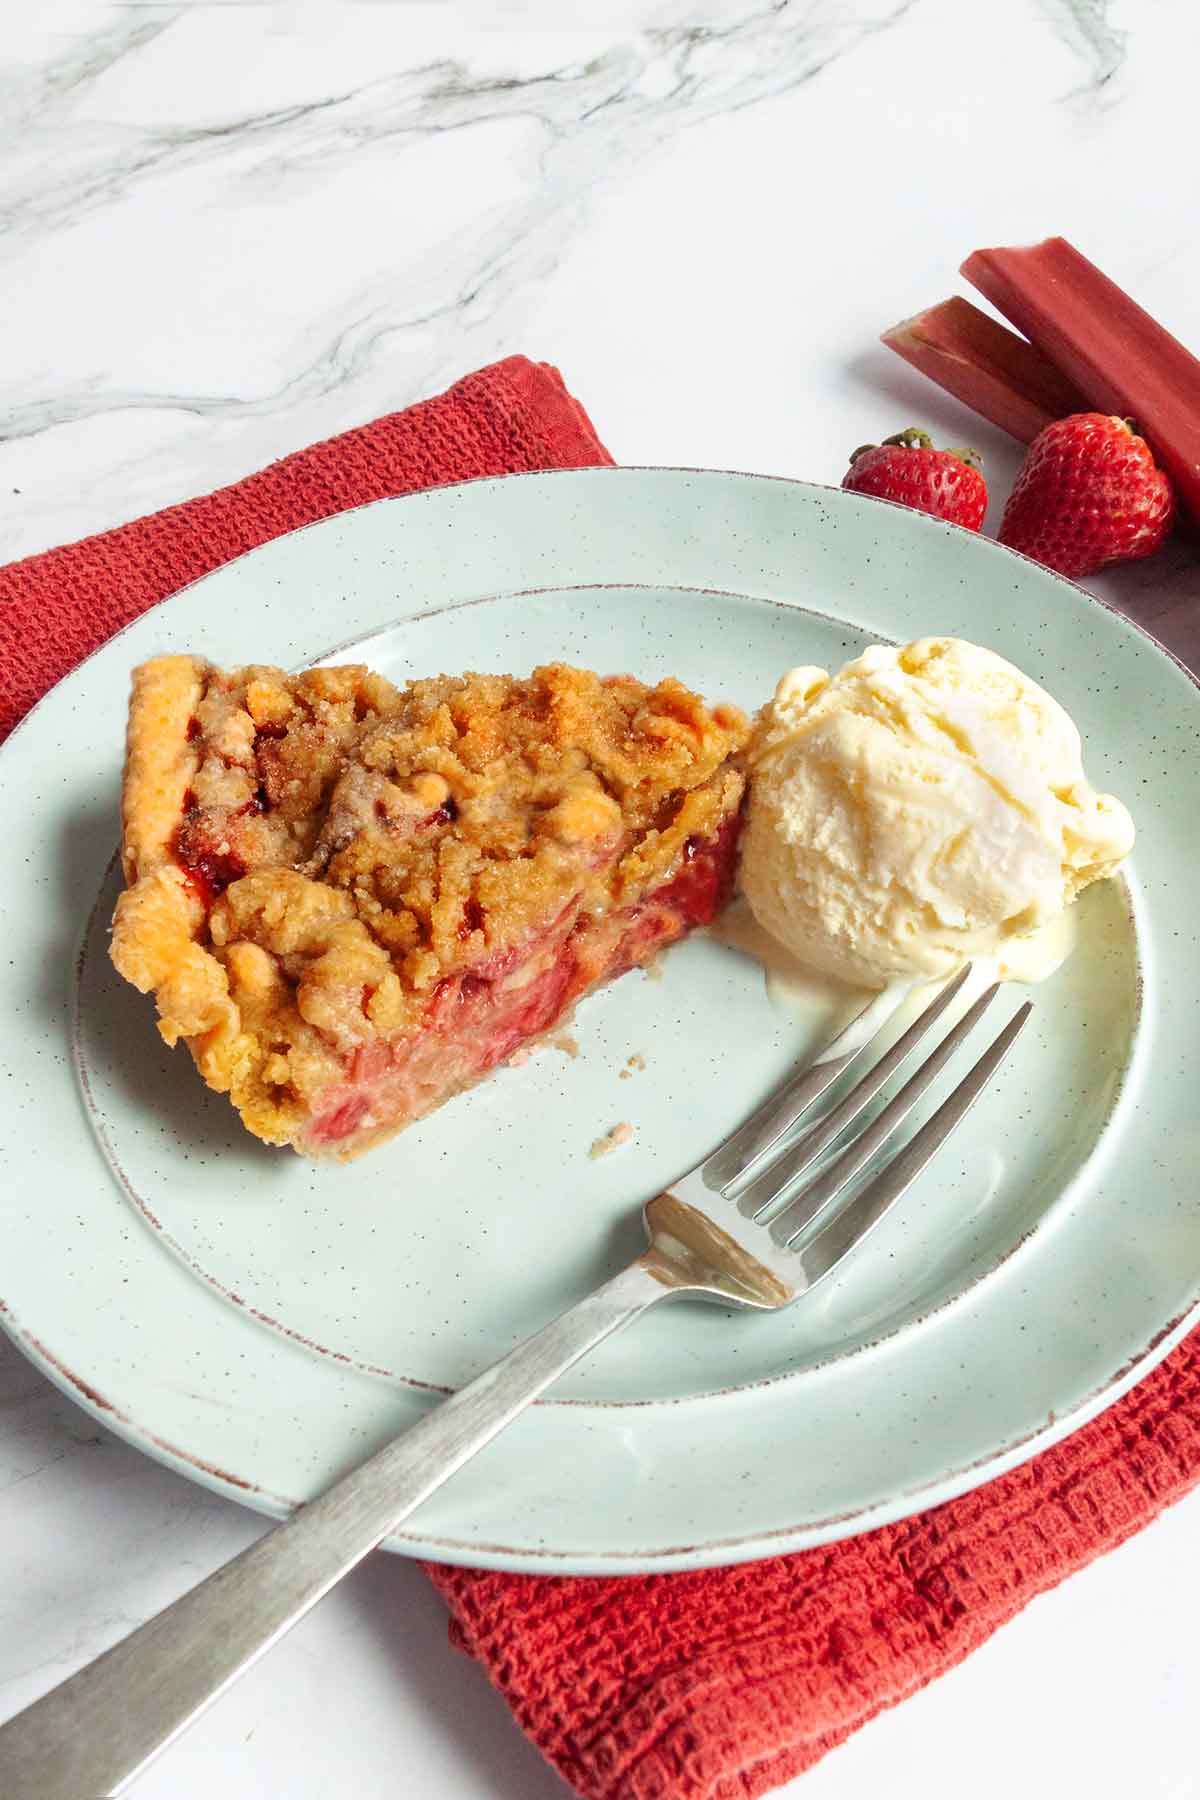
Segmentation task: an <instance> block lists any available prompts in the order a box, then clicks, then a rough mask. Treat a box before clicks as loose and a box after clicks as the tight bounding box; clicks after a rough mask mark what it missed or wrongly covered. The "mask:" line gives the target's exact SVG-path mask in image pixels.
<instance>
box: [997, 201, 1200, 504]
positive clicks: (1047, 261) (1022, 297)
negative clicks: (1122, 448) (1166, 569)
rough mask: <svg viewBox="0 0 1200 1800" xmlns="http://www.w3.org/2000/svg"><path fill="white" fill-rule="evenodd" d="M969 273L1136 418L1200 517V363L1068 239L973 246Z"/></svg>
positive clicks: (1048, 349)
mask: <svg viewBox="0 0 1200 1800" xmlns="http://www.w3.org/2000/svg"><path fill="white" fill-rule="evenodd" d="M962 272H963V274H964V275H965V276H966V278H967V280H968V281H969V282H971V283H972V285H973V286H974V287H977V288H978V289H979V290H980V292H981V293H982V294H985V295H986V296H987V298H988V299H989V300H990V301H991V302H992V305H993V306H995V307H996V308H997V309H998V310H999V311H1000V312H1002V313H1003V314H1004V316H1005V318H1006V319H1011V321H1012V323H1013V324H1014V325H1015V326H1016V327H1017V328H1018V330H1020V331H1023V332H1024V333H1025V335H1026V337H1028V338H1029V339H1030V341H1031V342H1032V343H1033V344H1035V345H1036V346H1037V348H1038V349H1039V350H1041V351H1043V352H1044V354H1045V355H1046V356H1048V357H1049V358H1050V360H1051V362H1053V363H1054V364H1056V365H1057V367H1058V368H1059V369H1060V370H1061V371H1062V373H1063V374H1064V375H1065V376H1067V377H1068V378H1069V379H1070V380H1071V381H1073V382H1075V383H1076V384H1077V386H1078V388H1079V390H1080V392H1081V393H1082V394H1084V395H1085V396H1086V398H1087V400H1088V402H1089V404H1090V405H1091V406H1093V407H1095V408H1096V409H1097V410H1099V411H1100V412H1106V413H1113V414H1120V415H1121V416H1122V417H1124V416H1126V415H1129V416H1132V417H1133V418H1134V419H1136V421H1137V426H1138V430H1139V431H1140V432H1141V433H1142V435H1143V436H1144V437H1145V438H1146V440H1147V442H1148V443H1149V445H1150V447H1151V449H1152V450H1153V451H1154V454H1155V456H1156V457H1157V459H1158V461H1159V463H1160V465H1161V466H1162V467H1163V468H1164V469H1166V471H1167V473H1168V475H1169V476H1170V478H1171V480H1172V482H1173V483H1174V485H1175V491H1176V494H1177V496H1178V498H1179V500H1180V501H1181V502H1182V504H1183V505H1184V506H1185V507H1186V508H1187V509H1188V511H1189V512H1190V513H1191V514H1192V517H1193V518H1194V519H1196V520H1200V362H1198V361H1197V360H1196V358H1195V357H1194V356H1193V355H1192V354H1191V352H1190V351H1189V350H1185V349H1184V347H1183V345H1182V344H1181V343H1180V342H1179V340H1178V338H1174V337H1172V336H1171V334H1170V332H1169V331H1165V330H1164V329H1163V327H1162V326H1161V325H1159V324H1158V323H1157V321H1156V320H1154V319H1152V318H1151V317H1150V315H1149V313H1147V312H1145V311H1143V309H1142V308H1141V307H1140V306H1138V305H1137V304H1136V303H1135V302H1134V301H1133V300H1131V299H1130V298H1129V295H1128V294H1126V293H1124V292H1123V291H1122V290H1121V289H1120V288H1119V287H1118V286H1117V285H1116V283H1115V282H1113V281H1110V280H1109V279H1108V277H1107V275H1104V274H1102V273H1101V271H1100V270H1099V269H1098V268H1097V267H1096V266H1095V264H1094V263H1090V262H1089V261H1088V259H1087V257H1086V256H1081V255H1080V253H1079V251H1078V250H1076V249H1075V248H1074V247H1073V245H1071V244H1069V243H1068V242H1067V240H1066V239H1065V238H1061V237H1053V238H1046V239H1045V241H1044V242H1043V243H1040V244H1031V245H1029V246H1027V247H1025V248H1023V249H995V250H976V251H975V252H974V254H973V255H971V256H969V257H968V258H967V260H966V262H965V263H964V264H963V265H962Z"/></svg>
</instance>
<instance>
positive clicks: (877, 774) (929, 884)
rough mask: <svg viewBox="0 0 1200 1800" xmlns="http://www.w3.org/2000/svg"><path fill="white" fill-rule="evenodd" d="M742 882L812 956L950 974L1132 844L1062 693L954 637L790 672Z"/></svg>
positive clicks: (762, 759)
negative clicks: (832, 669) (1090, 777)
mask: <svg viewBox="0 0 1200 1800" xmlns="http://www.w3.org/2000/svg"><path fill="white" fill-rule="evenodd" d="M751 755H752V763H751V777H750V798H749V809H748V815H747V819H746V825H745V830H744V833H743V838H742V844H743V849H742V862H741V883H742V888H743V890H744V892H745V895H746V898H747V900H748V901H749V903H750V906H751V909H752V910H753V912H754V914H755V916H756V918H757V919H758V922H759V924H760V925H762V926H763V927H764V928H765V929H766V930H767V931H768V932H770V933H771V935H772V936H773V937H775V938H777V939H778V940H779V941H780V942H781V943H782V944H784V945H785V946H786V947H787V949H789V950H790V951H791V952H792V953H793V954H794V955H795V956H797V957H799V958H801V959H802V960H803V961H804V962H806V963H808V964H809V965H810V966H812V967H814V968H817V969H820V970H822V971H823V972H824V973H826V974H829V975H834V976H837V977H839V978H841V979H842V980H845V981H849V982H853V983H855V984H856V985H860V986H864V987H883V986H885V985H886V984H887V983H888V982H889V981H891V980H892V979H894V978H897V977H905V976H908V977H918V978H919V977H932V976H938V975H946V974H949V973H950V972H952V971H953V970H954V969H956V968H958V967H959V966H960V965H961V964H962V963H963V962H964V961H966V960H967V959H968V958H970V957H977V956H980V955H987V954H993V953H996V952H999V951H1001V950H1002V948H1003V946H1004V944H1005V942H1006V941H1007V940H1009V939H1011V938H1014V937H1017V936H1020V935H1023V934H1025V933H1028V932H1031V931H1035V930H1037V929H1038V928H1039V927H1041V926H1043V925H1046V924H1048V923H1049V922H1050V921H1051V920H1053V919H1054V918H1056V917H1057V916H1059V915H1060V914H1061V913H1062V912H1063V910H1064V909H1065V908H1066V907H1067V906H1068V905H1069V904H1070V903H1071V901H1072V900H1073V899H1074V898H1075V896H1076V895H1077V894H1078V893H1079V892H1080V890H1081V889H1082V888H1085V887H1087V885H1088V883H1089V882H1092V881H1098V880H1099V879H1100V878H1101V877H1102V876H1105V875H1111V874H1112V873H1113V871H1114V870H1115V869H1116V868H1117V866H1118V864H1119V863H1120V862H1121V860H1122V858H1123V857H1125V856H1127V855H1128V853H1129V851H1130V849H1131V847H1132V845H1133V823H1132V821H1131V819H1130V817H1129V814H1128V813H1127V812H1126V810H1125V808H1124V807H1123V806H1122V805H1121V803H1120V801H1119V800H1114V799H1113V798H1112V797H1111V796H1110V795H1108V794H1098V793H1096V792H1095V791H1094V789H1092V788H1091V787H1090V786H1089V785H1088V782H1087V780H1086V779H1085V777H1084V773H1083V761H1082V750H1081V745H1080V740H1079V733H1078V731H1077V730H1076V728H1075V726H1074V724H1073V723H1072V721H1071V719H1070V718H1069V717H1068V715H1067V714H1066V713H1065V712H1064V711H1063V708H1062V707H1061V706H1060V705H1059V704H1058V702H1057V701H1056V700H1052V699H1051V697H1050V695H1049V694H1047V693H1046V692H1045V691H1044V690H1043V689H1042V688H1040V687H1038V686H1037V684H1036V682H1033V681H1030V680H1029V679H1028V677H1027V676H1025V675H1022V674H1021V672H1020V670H1019V669H1016V668H1014V667H1013V665H1012V664H1011V663H1008V662H1005V661H1004V659H1003V658H1002V657H999V656H996V655H995V654H994V653H993V652H992V651H990V650H983V649H980V648H979V646H978V645H976V644H968V643H964V642H963V641H962V640H960V639H958V638H921V639H919V640H918V641H917V642H916V643H912V644H907V645H906V646H905V647H904V648H903V649H889V648H885V647H884V646H882V645H876V646H874V647H873V648H871V649H870V650H867V651H865V652H864V653H863V655H862V656H860V657H858V658H856V660H855V661H853V662H850V663H847V664H846V666H845V668H843V669H842V670H841V671H840V673H839V674H837V675H834V676H832V677H831V676H829V675H828V674H826V672H825V670H824V669H793V670H792V671H791V673H790V674H787V675H785V676H784V677H783V680H782V681H781V682H780V683H779V686H778V688H777V689H776V692H775V698H774V700H773V701H772V702H771V704H770V705H769V706H768V707H766V708H765V710H764V712H763V714H762V716H761V718H760V721H759V727H758V732H757V735H756V738H755V742H754V745H753V747H752V752H751Z"/></svg>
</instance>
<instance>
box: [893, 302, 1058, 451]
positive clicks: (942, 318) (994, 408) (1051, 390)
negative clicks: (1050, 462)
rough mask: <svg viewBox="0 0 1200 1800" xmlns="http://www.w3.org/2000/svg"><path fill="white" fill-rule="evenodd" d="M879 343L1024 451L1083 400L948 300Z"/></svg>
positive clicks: (971, 309)
mask: <svg viewBox="0 0 1200 1800" xmlns="http://www.w3.org/2000/svg"><path fill="white" fill-rule="evenodd" d="M881 341H882V342H883V343H885V344H886V345H887V347H888V349H889V350H894V351H895V352H896V354H897V356H902V357H903V358H904V360H905V362H907V363H911V364H912V366H913V368H914V369H920V371H921V373H922V374H923V375H928V376H929V378H930V380H931V381H936V382H937V384H938V386H939V387H942V388H945V389H946V392H947V393H949V394H953V395H954V397H955V398H956V399H957V400H961V401H962V402H963V403H964V405H966V406H969V407H970V408H971V410H972V412H977V413H979V414H980V416H981V417H982V418H985V419H990V420H991V422H992V424H993V425H998V426H999V427H1000V429H1001V431H1007V432H1008V433H1009V435H1010V436H1012V437H1015V438H1018V439H1019V440H1020V442H1021V443H1023V444H1030V443H1032V442H1033V440H1034V438H1035V437H1036V436H1037V435H1038V433H1039V431H1044V430H1045V428H1046V426H1047V425H1050V424H1052V423H1053V422H1054V420H1055V419H1062V418H1065V417H1066V416H1067V414H1068V413H1076V412H1085V411H1086V410H1087V405H1088V403H1087V401H1086V399H1085V398H1084V396H1083V395H1082V394H1081V393H1080V391H1079V389H1078V388H1076V387H1073V386H1072V384H1071V383H1070V382H1069V381H1068V380H1067V378H1066V376H1065V375H1062V374H1060V372H1059V371H1058V370H1057V369H1056V368H1055V366H1054V364H1053V363H1052V362H1050V361H1049V359H1048V358H1047V357H1045V356H1043V355H1042V353H1041V351H1040V350H1036V349H1035V348H1034V346H1033V345H1032V344H1028V343H1026V341H1025V339H1024V338H1020V337H1018V336H1017V334H1016V332H1015V331H1009V330H1008V329H1007V328H1006V327H1005V326H1003V325H1001V324H1000V323H999V321H998V320H996V319H993V318H990V317H989V316H988V314H987V313H985V312H980V310H979V308H978V307H977V306H972V304H971V302H970V301H969V300H964V299H962V297H961V296H960V295H957V294H956V295H954V296H953V298H951V299H949V300H942V301H940V302H939V303H938V305H937V306H930V307H927V308H926V310H925V311H924V312H919V313H917V314H916V315H915V317H914V318H911V319H905V320H904V321H903V323H902V324H900V325H893V326H892V328H891V330H890V331H885V332H883V334H882V339H881Z"/></svg>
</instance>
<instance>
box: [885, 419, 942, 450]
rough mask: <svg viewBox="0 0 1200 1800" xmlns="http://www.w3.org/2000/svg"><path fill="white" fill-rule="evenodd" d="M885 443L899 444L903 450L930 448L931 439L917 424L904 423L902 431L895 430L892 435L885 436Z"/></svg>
mask: <svg viewBox="0 0 1200 1800" xmlns="http://www.w3.org/2000/svg"><path fill="white" fill-rule="evenodd" d="M883 441H884V443H885V444H899V445H900V446H901V448H902V449H905V450H932V449H933V439H932V438H931V437H930V435H929V433H928V432H927V431H922V430H921V427H920V426H919V425H906V426H905V428H904V430H903V431H897V432H896V433H895V435H894V436H893V437H885V438H884V440H883Z"/></svg>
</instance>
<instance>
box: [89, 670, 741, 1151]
mask: <svg viewBox="0 0 1200 1800" xmlns="http://www.w3.org/2000/svg"><path fill="white" fill-rule="evenodd" d="M746 737H747V722H746V720H745V718H744V716H743V715H742V714H741V713H740V712H739V711H738V710H737V709H736V708H732V707H723V706H717V707H713V708H711V709H710V708H709V707H708V706H706V705H705V703H704V701H703V700H701V699H700V697H699V696H698V695H696V694H693V693H691V692H690V691H689V690H688V689H687V688H685V687H683V686H682V684H681V683H679V682H677V681H674V680H669V679H668V680H665V681H662V682H660V683H659V684H658V686H657V687H654V688H650V687H647V686H645V685H644V684H642V683H640V682H638V681H636V680H634V679H633V678H632V677H630V676H624V675H618V676H612V677H608V678H602V677H600V676H598V675H595V674H592V673H590V672H589V671H586V670H581V669H575V668H570V667H567V666H566V665H563V664H551V665H548V666H546V667H543V668H539V669H536V670H535V671H534V672H533V674H532V675H531V676H529V677H528V678H527V679H514V678H512V677H509V676H499V675H486V674H467V675H462V676H445V675H443V676H438V677H435V678H432V679H429V680H421V681H415V682H412V683H411V684H409V685H408V686H407V687H405V688H402V689H400V688H397V687H395V686H394V685H393V684H392V683H391V682H389V681H387V680H386V679H385V678H384V677H382V676H379V675H376V674H373V673H371V672H370V671H369V670H367V669H366V668H363V667H361V666H357V665H356V666H347V667H340V668H331V669H313V670H308V671H306V672H305V673H304V674H302V675H298V676H289V675H286V674H284V673H283V672H282V671H281V670H279V669H275V668H271V667H267V666H260V665H254V666H251V667H248V668H243V669H235V670H230V671H223V670H220V669H217V668H214V667H212V666H211V665H209V664H207V663H205V662H203V661H201V660H200V659H198V658H192V657H163V658H159V659H157V660H156V661H154V662H151V663H148V664H145V665H143V667H142V668H140V669H139V670H137V671H135V675H134V691H133V698H132V702H131V709H130V729H129V749H128V758H127V765H126V784H125V792H124V797H123V820H124V841H123V852H124V862H125V870H126V879H127V882H128V884H129V887H128V891H127V892H126V893H125V894H123V895H122V897H121V900H120V901H119V903H118V906H117V911H116V915H115V918H114V933H113V946H112V955H113V960H114V962H115V963H116V966H117V967H118V969H119V970H120V971H121V973H122V974H124V975H125V976H126V977H127V978H128V979H129V980H131V981H132V982H134V984H135V985H136V986H138V987H140V988H142V989H143V991H146V990H149V989H154V990H155V992H156V995H157V998H158V1002H159V1010H160V1013H161V1015H162V1022H161V1025H160V1030H161V1031H162V1033H163V1035H164V1037H166V1038H167V1040H168V1042H174V1041H177V1039H178V1038H180V1037H183V1038H185V1039H186V1040H187V1041H188V1043H189V1046H190V1048H191V1049H192V1052H193V1055H194V1056H195V1058H196V1061H197V1063H198V1065H199V1066H200V1068H201V1072H202V1073H203V1074H204V1076H205V1079H206V1080H208V1081H209V1083H210V1085H212V1086H214V1087H217V1088H219V1089H221V1090H222V1091H225V1090H231V1091H232V1093H233V1098H234V1100H235V1103H236V1104H237V1105H238V1106H239V1107H240V1109H241V1110H242V1113H243V1116H244V1117H245V1119H246V1122H247V1124H248V1125H249V1126H250V1129H251V1130H253V1131H256V1132H257V1133H258V1134H259V1135H260V1136H264V1137H266V1138H268V1140H269V1141H271V1142H287V1141H291V1140H293V1139H294V1138H295V1136H296V1133H297V1130H298V1129H299V1127H300V1125H301V1123H302V1122H303V1120H304V1118H305V1117H306V1115H307V1114H308V1113H309V1112H310V1110H311V1108H312V1105H313V1103H314V1101H315V1100H316V1098H317V1096H318V1095H319V1094H320V1093H321V1092H322V1091H323V1090H325V1089H328V1088H329V1086H330V1084H331V1082H335V1081H337V1080H344V1079H346V1077H347V1071H348V1070H352V1069H354V1068H357V1067H358V1066H360V1065H361V1064H363V1060H364V1058H367V1059H369V1057H370V1056H371V1055H372V1054H373V1051H374V1049H375V1048H377V1047H378V1045H379V1043H380V1041H381V1040H386V1039H389V1038H391V1037H393V1036H394V1035H395V1034H397V1033H404V1032H415V1031H417V1030H418V1029H419V1028H420V1027H421V1026H422V1023H423V1022H425V1021H428V1020H429V1019H430V1018H431V1017H433V1016H434V1015H435V1014H436V1012H437V1009H438V1007H439V1005H440V1004H441V1001H442V998H443V997H444V996H445V995H446V994H447V992H448V991H450V990H451V989H452V990H453V992H454V994H456V995H457V994H459V993H463V994H465V993H467V992H468V991H470V984H472V983H474V984H475V986H476V987H477V988H478V987H479V986H481V985H482V984H483V983H485V982H487V983H492V984H503V985H504V986H505V987H506V988H507V989H508V990H511V989H513V988H514V987H516V986H517V985H518V984H519V983H520V982H521V981H522V980H523V979H524V980H530V981H533V980H534V978H535V977H538V978H540V977H541V976H543V975H544V973H545V970H546V968H547V966H548V965H549V963H550V962H552V961H553V958H554V956H555V955H556V954H557V953H558V951H559V950H560V948H561V945H562V943H563V942H564V940H565V939H566V937H567V935H568V934H569V933H570V932H571V931H572V930H573V929H577V928H578V926H579V925H580V924H582V923H589V922H592V921H602V920H603V919H605V917H606V916H608V915H610V914H612V915H619V916H621V917H627V916H628V915H629V914H630V911H631V909H633V908H634V907H636V905H637V903H638V901H639V900H640V898H641V897H642V896H643V895H644V894H645V893H646V892H647V890H648V889H650V888H652V887H656V886H661V885H662V884H663V883H665V882H671V881H673V882H675V883H676V884H677V885H680V886H681V891H682V889H686V888H687V886H688V882H689V880H690V879H691V876H692V874H693V873H695V872H693V871H690V859H691V857H692V855H693V852H694V850H695V848H696V846H698V845H700V844H702V843H707V842H709V841H710V840H712V839H713V838H714V837H715V836H716V834H718V833H719V831H720V830H721V828H722V826H723V824H724V823H725V822H726V821H728V820H729V818H730V817H731V815H733V814H736V810H737V806H738V803H739V801H740V798H741V792H742V786H743V777H742V774H741V772H740V770H739V769H738V768H737V767H736V766H735V764H734V763H733V762H731V760H730V759H731V758H733V757H736V755H737V754H738V753H739V752H740V751H741V750H742V748H743V747H744V744H745V742H746ZM695 878H696V879H697V880H699V879H701V876H700V874H699V873H695ZM703 878H704V879H708V878H709V876H708V874H707V873H706V874H705V875H704V877H703ZM602 935H603V934H601V936H602ZM593 940H596V934H595V933H592V936H591V938H590V939H589V942H593ZM613 941H614V942H615V939H614V940H613ZM655 947H656V943H655V939H654V936H653V933H652V932H650V933H647V934H645V936H644V941H642V940H639V945H638V948H637V950H636V951H635V952H631V954H633V955H635V956H636V958H637V959H641V958H643V957H646V956H649V955H650V954H651V953H652V951H653V949H654V948H655ZM604 949H605V946H604V944H602V943H601V944H599V946H598V947H596V948H595V957H596V974H597V975H599V974H600V973H601V972H602V965H603V954H604ZM585 975H586V971H585Z"/></svg>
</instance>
